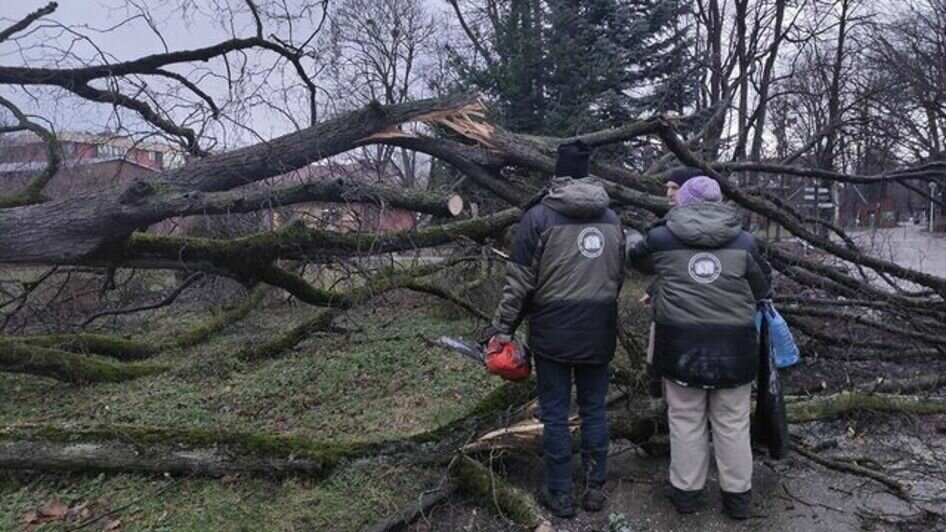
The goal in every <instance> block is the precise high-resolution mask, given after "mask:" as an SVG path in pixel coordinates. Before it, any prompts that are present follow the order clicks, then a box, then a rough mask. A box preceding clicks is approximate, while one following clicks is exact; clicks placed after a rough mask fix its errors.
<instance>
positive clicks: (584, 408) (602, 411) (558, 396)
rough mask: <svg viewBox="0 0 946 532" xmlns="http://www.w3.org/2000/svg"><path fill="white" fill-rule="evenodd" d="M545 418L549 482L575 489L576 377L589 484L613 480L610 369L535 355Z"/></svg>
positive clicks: (583, 457)
mask: <svg viewBox="0 0 946 532" xmlns="http://www.w3.org/2000/svg"><path fill="white" fill-rule="evenodd" d="M535 373H536V378H537V380H538V392H539V419H541V420H542V424H543V425H544V426H545V428H544V431H543V434H544V435H543V438H542V450H543V453H544V455H545V483H546V486H547V487H548V489H549V490H550V491H554V492H570V491H571V490H572V485H573V481H572V438H571V435H570V434H569V432H568V412H569V410H570V409H571V397H572V375H574V378H575V388H576V389H577V391H578V415H579V417H580V418H581V461H582V466H583V468H584V472H585V481H586V482H588V483H592V484H604V481H605V480H606V479H607V476H608V419H607V412H606V404H605V398H606V397H607V395H608V365H607V364H594V365H578V364H575V365H572V364H562V363H560V362H555V361H553V360H549V359H547V358H543V357H541V356H536V357H535Z"/></svg>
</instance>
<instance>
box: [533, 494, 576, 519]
mask: <svg viewBox="0 0 946 532" xmlns="http://www.w3.org/2000/svg"><path fill="white" fill-rule="evenodd" d="M541 500H542V506H545V507H546V508H548V510H549V511H550V512H552V515H554V516H556V517H575V501H574V499H572V494H571V493H568V492H560V491H549V489H548V488H547V487H543V488H542V497H541Z"/></svg>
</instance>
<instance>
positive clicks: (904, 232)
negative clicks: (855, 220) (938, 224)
mask: <svg viewBox="0 0 946 532" xmlns="http://www.w3.org/2000/svg"><path fill="white" fill-rule="evenodd" d="M851 236H852V237H853V238H854V239H855V240H856V241H857V242H858V244H860V245H861V246H862V249H864V250H865V251H871V252H872V253H873V254H874V255H875V256H877V257H879V258H883V259H887V260H892V261H894V262H896V263H898V264H900V265H902V266H906V267H909V268H912V269H915V270H920V271H923V272H926V273H931V274H934V275H938V276H940V277H944V278H946V235H943V234H942V233H935V234H930V233H928V232H926V231H923V230H922V227H921V226H918V225H908V226H901V227H895V228H890V229H877V230H875V231H862V232H856V233H851Z"/></svg>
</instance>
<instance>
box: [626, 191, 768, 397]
mask: <svg viewBox="0 0 946 532" xmlns="http://www.w3.org/2000/svg"><path fill="white" fill-rule="evenodd" d="M628 255H629V258H630V260H631V264H632V266H634V268H636V269H638V270H640V271H643V272H644V273H650V274H656V275H657V280H656V281H655V283H654V285H653V291H652V292H651V297H652V299H653V310H654V322H655V324H656V331H655V335H654V366H655V368H656V369H657V371H658V372H659V373H660V374H661V375H663V376H664V377H667V378H669V379H672V380H674V381H676V382H679V383H681V384H684V385H689V386H699V387H704V388H717V387H720V388H725V387H732V386H738V385H741V384H745V383H747V382H750V381H752V380H754V379H755V378H756V373H757V369H758V365H757V364H758V335H757V333H756V328H755V315H756V305H757V302H758V300H759V299H762V298H763V297H766V296H767V295H768V293H769V290H770V286H771V269H770V267H769V265H768V263H767V262H766V261H765V259H763V258H762V256H761V254H760V253H759V247H758V244H757V243H756V240H755V237H754V236H752V235H751V234H750V233H747V232H746V231H743V230H742V227H741V220H740V216H739V212H738V211H737V210H736V209H734V208H732V207H729V206H727V205H725V204H722V203H697V204H695V205H691V206H687V207H676V208H674V209H673V210H671V211H670V213H669V214H668V216H667V219H666V223H665V224H663V225H660V226H658V227H655V228H653V229H651V230H650V231H648V232H647V236H646V238H644V240H642V241H640V242H638V243H637V244H636V245H634V246H633V247H632V248H631V249H630V251H629V254H628Z"/></svg>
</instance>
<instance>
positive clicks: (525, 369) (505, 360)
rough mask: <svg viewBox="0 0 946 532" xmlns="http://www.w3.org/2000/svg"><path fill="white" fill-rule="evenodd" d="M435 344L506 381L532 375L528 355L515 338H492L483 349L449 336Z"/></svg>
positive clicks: (441, 338) (478, 345)
mask: <svg viewBox="0 0 946 532" xmlns="http://www.w3.org/2000/svg"><path fill="white" fill-rule="evenodd" d="M437 343H438V344H440V345H441V346H443V347H446V348H447V349H450V350H452V351H456V352H457V353H460V354H461V355H463V356H466V357H468V358H471V359H473V360H475V361H477V362H479V363H480V364H483V365H484V366H486V371H488V372H490V373H492V374H493V375H499V376H500V377H502V378H504V379H506V380H507V381H521V380H523V379H526V378H528V377H529V375H530V374H531V373H532V364H531V363H530V362H529V353H528V352H527V351H526V349H525V348H524V347H523V346H522V344H520V343H519V341H518V340H516V338H515V337H511V338H510V339H509V340H504V339H501V338H500V337H499V336H493V337H492V338H490V339H489V342H487V343H486V347H485V348H484V347H483V346H482V345H480V344H471V343H469V342H465V341H463V340H459V339H457V338H450V337H449V336H441V337H440V339H439V340H438V341H437Z"/></svg>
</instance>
